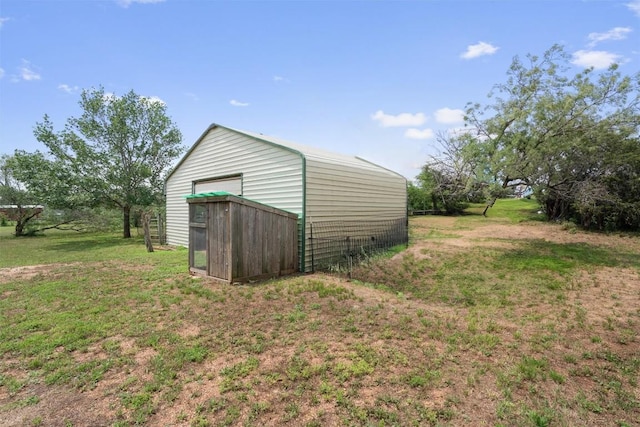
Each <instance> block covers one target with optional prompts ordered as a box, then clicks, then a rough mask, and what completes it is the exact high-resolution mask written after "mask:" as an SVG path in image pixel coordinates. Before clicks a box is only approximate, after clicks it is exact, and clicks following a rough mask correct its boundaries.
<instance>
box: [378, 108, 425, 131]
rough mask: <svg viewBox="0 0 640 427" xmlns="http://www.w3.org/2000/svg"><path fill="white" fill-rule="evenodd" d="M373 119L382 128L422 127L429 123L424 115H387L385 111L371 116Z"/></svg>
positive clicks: (379, 111)
mask: <svg viewBox="0 0 640 427" xmlns="http://www.w3.org/2000/svg"><path fill="white" fill-rule="evenodd" d="M371 119H373V120H375V121H377V122H379V123H380V126H382V127H385V128H387V127H398V126H420V125H422V124H424V123H425V122H426V121H427V116H425V115H424V114H423V113H416V114H411V113H401V114H398V115H397V116H393V115H391V114H385V113H384V111H382V110H378V111H376V112H375V114H372V115H371Z"/></svg>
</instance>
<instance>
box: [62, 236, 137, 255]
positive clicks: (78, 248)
mask: <svg viewBox="0 0 640 427" xmlns="http://www.w3.org/2000/svg"><path fill="white" fill-rule="evenodd" d="M139 243H140V240H139V239H137V238H135V237H132V238H130V239H125V238H123V237H120V236H114V235H104V236H96V235H89V236H83V235H79V236H77V237H75V238H66V239H64V240H63V241H60V242H56V243H52V244H50V245H49V248H50V249H51V250H53V251H63V252H84V251H91V250H94V249H104V248H107V247H129V246H134V245H138V244H139Z"/></svg>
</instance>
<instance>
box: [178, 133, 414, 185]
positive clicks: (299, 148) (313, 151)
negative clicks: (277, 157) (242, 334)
mask: <svg viewBox="0 0 640 427" xmlns="http://www.w3.org/2000/svg"><path fill="white" fill-rule="evenodd" d="M216 127H219V128H223V129H227V130H230V131H232V132H236V133H239V134H242V135H246V136H248V137H250V138H253V139H256V140H258V141H262V142H265V143H267V144H271V145H275V146H278V147H281V148H284V149H286V150H289V151H292V152H295V153H296V154H299V155H300V156H301V157H303V158H306V159H314V160H319V161H326V162H329V163H337V164H341V165H347V166H351V167H354V168H357V169H366V170H376V171H380V172H383V173H387V174H389V175H391V176H396V177H400V178H402V179H405V180H406V178H405V177H404V176H402V175H400V174H399V173H397V172H394V171H392V170H390V169H387V168H384V167H382V166H380V165H377V164H375V163H372V162H370V161H368V160H365V159H362V158H360V157H356V156H348V155H345V154H339V153H334V152H331V151H328V150H322V149H319V148H315V147H311V146H308V145H303V144H298V143H295V142H291V141H287V140H284V139H280V138H275V137H272V136H267V135H263V134H261V133H255V132H248V131H244V130H240V129H234V128H230V127H227V126H222V125H219V124H216V123H213V124H211V125H210V126H209V127H208V128H207V130H205V131H204V132H203V133H202V135H201V136H200V138H198V140H197V141H196V142H195V144H193V146H192V147H191V148H190V149H189V151H187V153H186V154H185V155H184V156H183V157H182V159H180V161H179V162H178V163H177V164H176V165H175V166H174V168H173V169H172V170H171V172H170V173H169V174H168V175H167V180H168V179H169V177H170V176H171V175H172V174H173V172H174V171H175V170H177V169H178V168H179V167H180V165H181V164H182V163H183V162H184V160H185V159H186V158H187V157H189V155H190V154H191V152H192V151H193V150H194V149H195V148H196V147H197V146H198V145H199V144H200V142H201V141H202V140H203V139H204V138H205V136H206V135H207V134H208V133H209V132H210V131H211V130H213V129H215V128H216Z"/></svg>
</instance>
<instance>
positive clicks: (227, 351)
mask: <svg viewBox="0 0 640 427" xmlns="http://www.w3.org/2000/svg"><path fill="white" fill-rule="evenodd" d="M483 208H484V207H483V206H474V207H472V208H471V209H470V212H469V214H467V215H461V216H458V217H454V218H447V217H420V218H412V219H411V235H412V244H411V246H410V247H409V249H408V251H407V252H406V253H400V254H395V256H380V257H376V258H375V259H371V260H368V262H367V263H365V264H363V265H361V266H360V267H358V268H357V269H355V270H354V271H353V277H354V279H353V280H349V281H348V280H346V279H345V278H342V277H337V276H329V275H324V274H315V275H301V276H293V277H289V278H284V279H281V280H273V281H269V282H262V283H257V284H250V285H234V286H230V285H222V284H218V283H216V282H213V281H208V280H205V279H195V278H192V277H191V276H190V275H189V274H188V266H187V251H186V250H185V249H176V250H160V251H156V252H153V253H147V252H146V251H145V247H144V243H143V242H142V240H141V239H140V238H134V239H122V238H121V237H119V236H117V235H115V234H78V233H70V232H59V231H52V232H50V233H47V234H46V235H45V236H42V237H35V238H18V239H16V238H13V237H11V236H10V232H6V231H7V227H4V228H0V268H2V270H0V420H5V421H4V423H5V424H6V425H66V426H73V425H78V426H79V425H97V424H101V425H105V424H106V425H114V426H132V425H185V426H218V425H229V426H231V425H243V426H258V425H303V426H324V425H353V426H359V425H362V426H392V425H403V426H404V425H415V426H423V425H433V426H436V425H455V426H457V425H483V424H484V425H496V426H499V425H502V426H513V425H518V426H565V425H567V426H569V425H612V426H632V425H638V421H639V420H640V401H639V399H640V393H639V384H638V378H639V376H640V353H639V352H638V345H639V334H640V308H639V307H638V304H637V302H638V301H639V300H640V278H639V277H640V244H639V243H638V236H637V235H620V234H617V235H605V234H591V233H582V232H580V231H576V230H575V229H572V230H565V229H564V228H563V227H562V226H561V225H550V224H546V223H543V222H540V221H538V216H537V214H536V211H537V205H536V204H535V202H532V201H530V200H526V199H524V200H499V201H498V202H497V203H496V205H495V206H494V207H493V208H492V209H491V210H490V211H489V213H488V216H487V217H486V218H485V217H483V216H482V215H480V213H481V212H482V209H483ZM486 227H493V228H491V229H490V230H496V231H495V232H494V233H492V232H491V231H490V232H485V233H484V234H483V231H482V230H483V229H486ZM514 227H516V228H514ZM513 230H515V231H513ZM5 232H6V233H5ZM501 233H502V234H501ZM508 233H511V234H508ZM512 236H515V237H512ZM78 408H83V409H82V410H79V409H78ZM0 424H2V422H0ZM5 424H2V425H5Z"/></svg>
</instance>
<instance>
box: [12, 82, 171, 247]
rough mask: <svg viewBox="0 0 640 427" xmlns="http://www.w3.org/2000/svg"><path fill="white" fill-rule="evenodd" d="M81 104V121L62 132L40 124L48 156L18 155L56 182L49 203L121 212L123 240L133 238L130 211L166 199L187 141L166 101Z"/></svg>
mask: <svg viewBox="0 0 640 427" xmlns="http://www.w3.org/2000/svg"><path fill="white" fill-rule="evenodd" d="M79 104H80V107H81V108H82V110H83V113H82V115H81V116H80V117H77V118H74V117H72V118H69V119H68V120H67V124H66V126H65V127H64V129H63V130H61V131H59V132H55V131H54V128H53V124H52V123H51V121H50V119H49V117H48V116H46V115H45V116H44V120H43V121H42V122H41V123H37V125H36V127H35V130H34V134H35V137H36V138H37V140H38V141H40V142H42V143H43V144H44V145H45V146H46V147H47V148H48V150H49V152H48V155H47V156H45V155H44V154H42V153H39V152H36V153H33V154H28V153H23V152H20V153H17V154H18V155H19V156H21V157H22V159H23V160H24V162H25V163H26V164H28V163H29V162H32V163H33V164H34V165H38V168H40V170H42V171H45V170H46V173H47V174H49V175H50V176H51V177H52V179H51V180H50V181H47V182H46V183H44V184H45V185H44V186H43V187H41V190H40V191H41V192H46V193H47V194H48V195H49V196H48V197H51V198H56V197H57V196H61V197H63V198H66V197H67V196H70V197H72V198H75V199H76V201H78V202H80V201H83V203H85V204H86V205H98V204H100V205H105V206H114V207H117V208H119V209H121V210H122V214H123V236H124V237H125V238H128V237H131V227H130V224H131V223H130V221H131V210H132V208H133V207H134V206H149V205H152V204H153V203H157V202H158V201H159V200H160V199H161V197H162V185H163V178H164V174H165V173H166V172H167V169H168V168H169V166H170V165H171V164H172V163H173V161H174V160H175V159H176V158H177V157H178V156H179V155H180V154H181V153H182V151H183V147H182V146H181V141H182V135H181V133H180V131H179V130H178V129H177V127H176V125H175V124H174V123H173V122H172V121H171V119H170V118H169V117H168V116H167V114H166V105H165V104H164V103H163V102H162V101H159V100H156V99H152V98H147V97H143V96H139V95H137V94H136V93H135V92H133V91H130V92H128V93H127V94H125V95H123V96H121V97H120V96H115V95H113V94H108V93H106V92H105V91H104V89H103V88H98V89H91V90H84V91H83V92H82V95H81V98H80V102H79ZM65 187H66V189H65ZM30 188H31V187H30ZM58 201H60V200H58Z"/></svg>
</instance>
